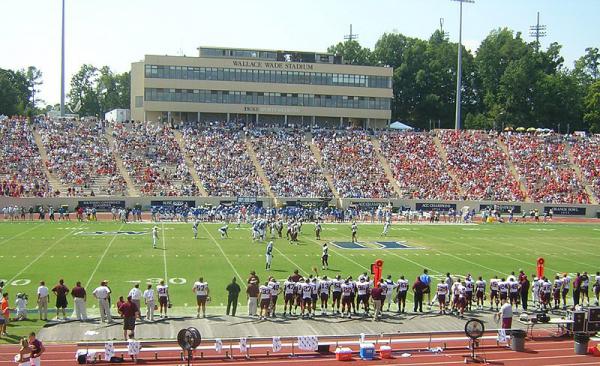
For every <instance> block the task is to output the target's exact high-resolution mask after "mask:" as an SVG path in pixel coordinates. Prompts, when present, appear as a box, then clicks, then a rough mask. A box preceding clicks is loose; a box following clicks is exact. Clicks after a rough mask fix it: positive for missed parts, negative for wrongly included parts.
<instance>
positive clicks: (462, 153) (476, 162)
mask: <svg viewBox="0 0 600 366" xmlns="http://www.w3.org/2000/svg"><path fill="white" fill-rule="evenodd" d="M438 136H439V138H440V140H441V142H442V145H443V147H444V149H445V150H446V153H447V156H448V168H449V169H450V171H452V172H453V173H454V174H455V176H456V177H457V179H458V181H459V182H460V185H461V187H462V189H463V193H464V198H465V199H467V200H492V201H521V200H523V199H524V195H523V192H521V189H520V186H519V183H518V182H517V181H516V180H515V178H514V177H513V176H512V174H511V172H510V169H509V167H508V163H507V159H508V157H507V156H506V154H505V153H504V152H503V151H502V149H501V148H500V146H499V145H498V141H497V140H496V137H497V136H496V135H495V134H494V133H490V134H488V133H486V132H482V131H468V130H467V131H453V130H441V131H439V132H438Z"/></svg>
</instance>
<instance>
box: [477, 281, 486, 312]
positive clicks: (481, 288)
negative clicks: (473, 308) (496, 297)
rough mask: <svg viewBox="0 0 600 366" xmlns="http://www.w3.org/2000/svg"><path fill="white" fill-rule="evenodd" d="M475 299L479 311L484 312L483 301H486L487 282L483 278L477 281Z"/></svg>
mask: <svg viewBox="0 0 600 366" xmlns="http://www.w3.org/2000/svg"><path fill="white" fill-rule="evenodd" d="M475 299H476V300H477V309H479V310H483V300H485V281H484V280H483V278H482V277H481V276H479V278H478V279H477V281H475Z"/></svg>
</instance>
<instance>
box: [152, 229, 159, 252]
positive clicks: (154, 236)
mask: <svg viewBox="0 0 600 366" xmlns="http://www.w3.org/2000/svg"><path fill="white" fill-rule="evenodd" d="M157 243H158V226H154V227H153V228H152V248H154V249H156V248H157V247H158V246H157V245H158V244H157Z"/></svg>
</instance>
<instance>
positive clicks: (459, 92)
mask: <svg viewBox="0 0 600 366" xmlns="http://www.w3.org/2000/svg"><path fill="white" fill-rule="evenodd" d="M452 1H458V2H459V3H460V16H459V26H458V62H457V63H458V66H457V70H456V117H455V118H456V120H455V122H454V129H456V130H460V108H461V99H462V6H463V3H474V2H475V0H452Z"/></svg>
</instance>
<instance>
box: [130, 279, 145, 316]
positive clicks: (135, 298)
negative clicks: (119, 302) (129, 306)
mask: <svg viewBox="0 0 600 366" xmlns="http://www.w3.org/2000/svg"><path fill="white" fill-rule="evenodd" d="M127 297H131V302H132V303H134V304H135V305H136V306H137V308H138V310H139V309H141V307H140V305H141V301H142V290H140V284H139V283H136V284H135V285H133V288H132V289H131V290H129V294H128V295H127ZM140 317H141V316H140Z"/></svg>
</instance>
